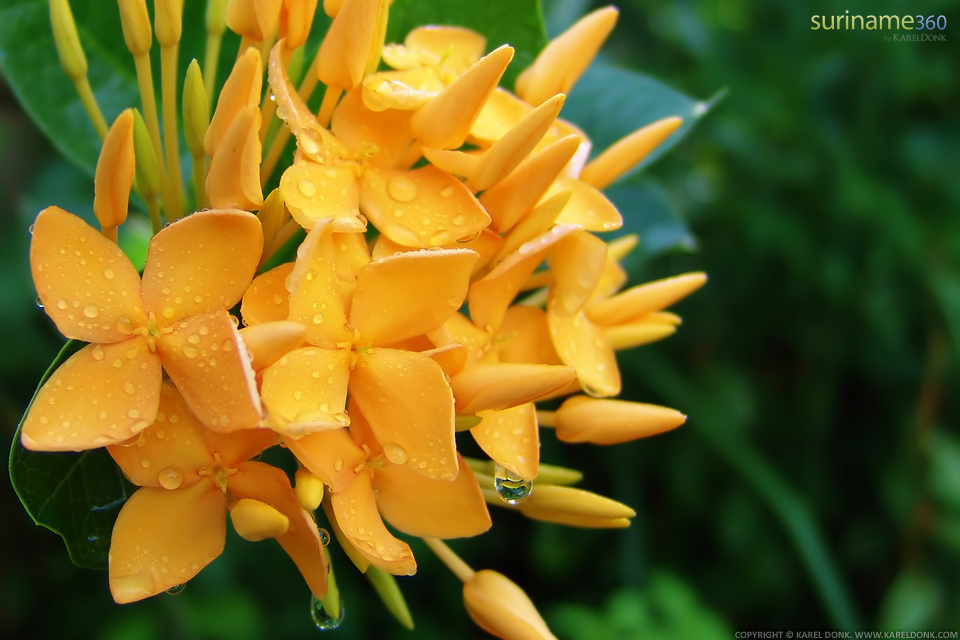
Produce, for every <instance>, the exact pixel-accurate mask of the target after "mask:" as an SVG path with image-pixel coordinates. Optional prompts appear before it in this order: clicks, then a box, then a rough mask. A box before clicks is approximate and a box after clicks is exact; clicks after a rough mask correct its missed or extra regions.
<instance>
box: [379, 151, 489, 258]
mask: <svg viewBox="0 0 960 640" xmlns="http://www.w3.org/2000/svg"><path fill="white" fill-rule="evenodd" d="M360 208H361V210H362V211H363V213H364V215H366V216H367V217H368V218H369V219H370V221H371V222H372V223H373V225H374V226H375V227H377V229H379V230H380V232H381V233H383V234H384V235H386V236H387V237H388V238H390V239H391V240H393V241H394V242H396V243H398V244H402V245H404V246H408V247H422V248H427V247H436V246H439V245H442V244H447V243H448V242H453V241H454V240H458V239H460V238H466V237H472V236H475V235H476V234H478V233H480V231H481V230H482V229H483V228H484V227H486V226H487V225H488V224H490V216H488V215H487V212H486V211H484V210H483V207H482V206H480V203H479V202H478V201H477V199H476V198H474V197H473V194H472V193H470V190H469V189H467V188H466V187H465V186H464V185H463V183H462V182H460V181H459V180H457V179H456V178H454V177H453V176H451V175H450V174H449V173H446V172H444V171H441V170H439V169H437V168H436V167H433V166H430V165H428V166H426V167H421V168H420V169H414V170H412V171H391V170H387V169H370V170H368V171H367V172H365V173H364V174H363V177H362V178H361V180H360Z"/></svg>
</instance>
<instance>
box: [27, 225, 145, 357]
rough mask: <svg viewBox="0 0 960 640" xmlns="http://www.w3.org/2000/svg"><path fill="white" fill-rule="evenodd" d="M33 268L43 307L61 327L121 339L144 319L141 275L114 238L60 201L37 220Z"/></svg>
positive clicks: (72, 333) (76, 335)
mask: <svg viewBox="0 0 960 640" xmlns="http://www.w3.org/2000/svg"><path fill="white" fill-rule="evenodd" d="M30 268H31V270H32V271H33V282H34V284H35V286H36V288H37V294H38V295H39V296H40V302H42V303H43V309H44V311H46V313H47V315H48V316H50V318H51V319H52V320H53V321H54V323H55V324H56V325H57V328H58V329H59V330H60V333H62V334H63V335H65V336H66V337H68V338H73V339H75V340H84V341H88V342H121V341H123V340H126V339H127V338H128V337H129V336H130V334H131V333H132V332H133V330H134V329H136V328H138V327H141V326H143V325H144V324H145V323H146V315H145V314H144V312H143V308H142V307H141V303H140V293H139V289H140V276H139V275H138V274H137V271H136V269H134V268H133V265H132V264H130V260H128V259H127V256H125V255H124V253H123V251H121V250H120V248H119V247H117V245H116V244H114V243H113V242H110V241H109V240H107V239H106V238H104V237H103V236H102V235H100V234H99V233H97V231H96V230H95V229H94V228H93V227H91V226H90V225H88V224H87V223H86V222H84V221H83V220H81V219H80V218H78V217H77V216H75V215H73V214H72V213H67V212H66V211H64V210H63V209H60V208H59V207H48V208H46V209H44V210H43V211H41V212H40V215H38V216H37V221H36V223H34V225H33V239H32V240H31V242H30Z"/></svg>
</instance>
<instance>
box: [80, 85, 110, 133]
mask: <svg viewBox="0 0 960 640" xmlns="http://www.w3.org/2000/svg"><path fill="white" fill-rule="evenodd" d="M73 84H74V86H75V87H76V88H77V95H78V96H80V102H81V103H82V104H83V108H84V109H85V110H86V112H87V117H89V118H90V122H91V123H93V129H94V130H95V131H96V132H97V135H98V136H100V139H101V140H103V139H104V138H106V137H107V121H106V120H105V119H104V118H103V112H102V111H100V105H99V104H97V97H96V96H95V95H93V89H91V88H90V81H89V80H88V79H87V76H83V77H82V78H79V79H78V80H75V81H74V83H73Z"/></svg>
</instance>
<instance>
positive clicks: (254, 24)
mask: <svg viewBox="0 0 960 640" xmlns="http://www.w3.org/2000/svg"><path fill="white" fill-rule="evenodd" d="M226 4H227V15H226V21H227V26H228V27H230V30H231V31H233V32H234V33H236V34H239V35H241V36H246V37H247V38H250V39H251V40H253V41H255V42H261V41H263V40H265V39H266V38H268V37H270V36H271V35H273V33H274V31H275V30H276V28H277V22H278V21H279V20H280V7H281V5H282V4H285V3H283V2H282V0H230V2H227V3H226ZM254 50H256V49H254ZM248 51H249V49H248Z"/></svg>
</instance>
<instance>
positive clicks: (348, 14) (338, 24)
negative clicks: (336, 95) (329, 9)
mask: <svg viewBox="0 0 960 640" xmlns="http://www.w3.org/2000/svg"><path fill="white" fill-rule="evenodd" d="M382 4H383V2H382V0H346V1H345V2H344V3H343V5H342V6H341V7H340V10H339V11H338V12H337V14H336V17H335V18H334V19H333V23H332V24H331V25H330V28H329V29H327V34H326V36H324V38H323V44H321V45H320V51H319V52H318V53H317V62H316V68H317V71H316V73H317V77H318V78H319V79H320V82H322V83H323V84H325V85H327V86H333V87H340V88H342V89H352V88H353V87H355V86H357V85H358V84H360V81H361V80H363V72H364V70H365V68H366V66H367V59H368V58H369V56H370V51H371V50H372V49H373V47H374V43H375V40H376V38H377V35H378V34H377V32H378V29H377V24H378V17H379V14H380V11H386V8H382V9H381V5H382Z"/></svg>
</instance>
